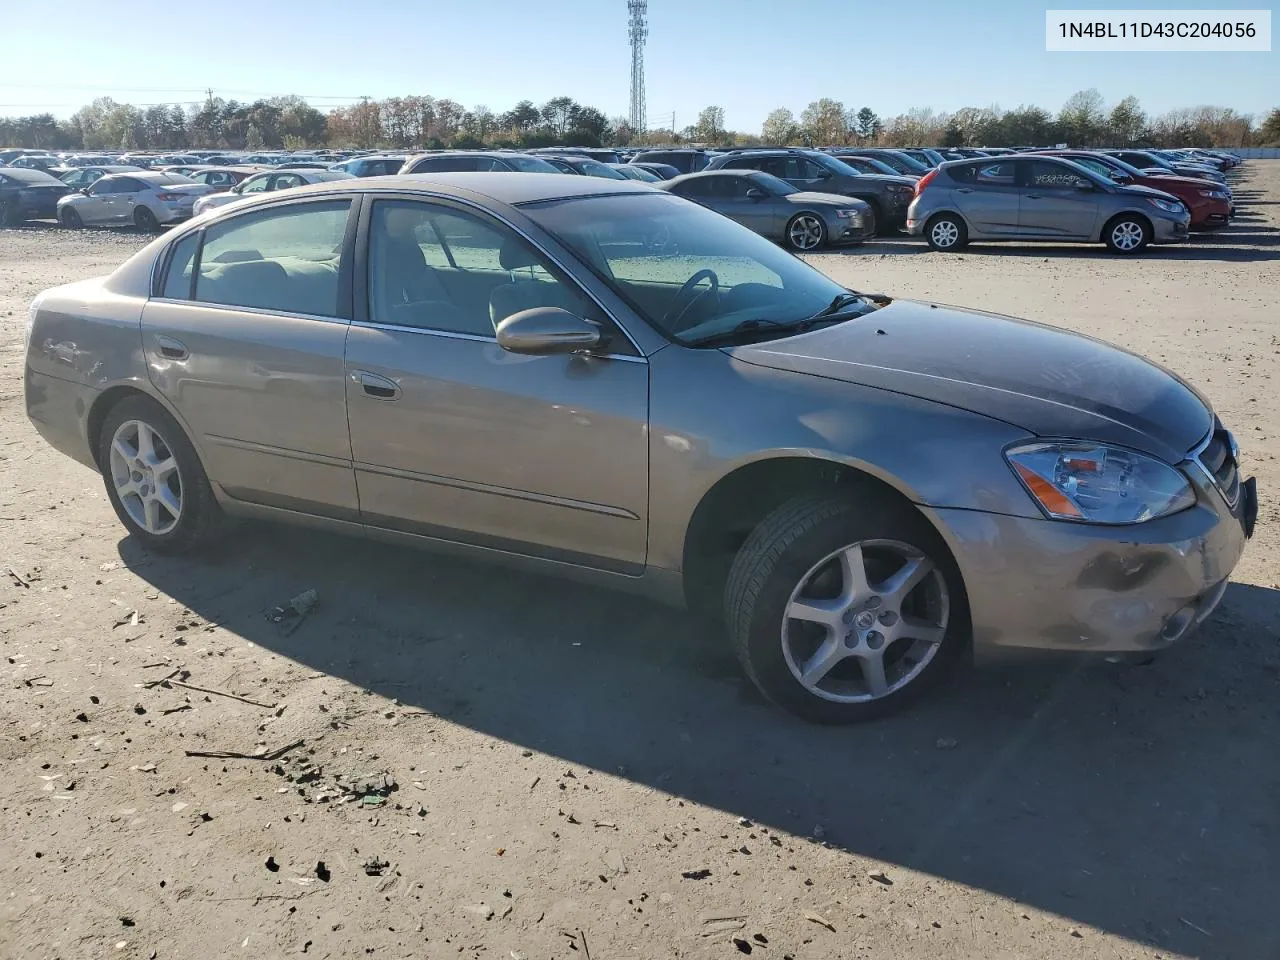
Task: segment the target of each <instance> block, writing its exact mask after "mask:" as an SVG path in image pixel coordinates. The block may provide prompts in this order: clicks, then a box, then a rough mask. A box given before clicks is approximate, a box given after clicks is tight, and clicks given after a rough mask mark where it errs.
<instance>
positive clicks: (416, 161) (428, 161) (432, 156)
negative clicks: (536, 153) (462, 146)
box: [400, 150, 563, 173]
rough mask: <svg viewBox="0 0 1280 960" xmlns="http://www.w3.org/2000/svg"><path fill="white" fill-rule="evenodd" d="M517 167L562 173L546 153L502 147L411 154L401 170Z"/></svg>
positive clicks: (490, 170) (482, 170)
mask: <svg viewBox="0 0 1280 960" xmlns="http://www.w3.org/2000/svg"><path fill="white" fill-rule="evenodd" d="M504 171H515V172H517V173H562V172H563V171H561V170H560V169H558V168H557V167H555V166H553V165H551V164H549V163H547V161H546V160H544V159H543V158H542V157H530V156H528V155H526V154H523V153H505V152H503V151H500V150H495V151H491V152H485V151H480V150H444V151H440V152H438V153H424V154H421V155H419V156H415V157H410V158H409V159H408V160H406V161H405V162H404V166H402V167H401V168H400V172H401V173H493V172H504Z"/></svg>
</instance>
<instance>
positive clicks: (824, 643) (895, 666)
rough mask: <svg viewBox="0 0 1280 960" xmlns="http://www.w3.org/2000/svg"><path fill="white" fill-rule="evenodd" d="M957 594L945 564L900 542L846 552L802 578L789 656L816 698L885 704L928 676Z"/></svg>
mask: <svg viewBox="0 0 1280 960" xmlns="http://www.w3.org/2000/svg"><path fill="white" fill-rule="evenodd" d="M950 606H951V605H950V596H949V593H948V590H947V583H946V578H945V577H944V575H943V573H942V571H941V570H940V569H939V568H938V565H937V564H936V563H934V562H933V561H932V560H931V559H930V558H929V557H928V556H926V555H925V554H924V553H922V552H921V551H920V550H919V549H917V548H915V547H913V546H911V545H910V544H906V543H902V542H900V541H896V540H867V541H863V542H860V543H854V544H850V545H848V546H845V547H841V548H840V549H839V550H836V551H835V552H833V553H831V554H829V555H828V556H826V557H824V558H823V559H822V560H820V561H819V562H818V563H816V564H815V565H814V566H813V567H811V568H810V569H809V571H808V572H807V573H805V575H804V576H803V577H802V578H801V579H800V582H799V583H798V584H797V585H796V587H795V589H794V590H793V591H792V593H791V597H790V599H789V600H788V602H787V606H786V608H785V612H784V613H783V621H782V652H783V656H784V658H785V660H786V663H787V667H788V668H789V669H790V671H791V674H792V676H793V677H794V678H795V679H796V680H797V681H798V682H799V683H800V684H801V685H802V686H803V687H804V688H805V689H806V690H808V691H809V692H810V693H811V694H813V695H814V696H817V697H821V698H822V699H824V700H830V701H834V702H837V703H865V702H868V701H872V700H879V699H881V698H883V697H886V696H888V695H889V694H891V693H894V692H896V691H898V690H901V689H902V688H903V687H905V686H907V685H908V684H909V683H911V681H913V680H914V679H915V678H916V677H918V676H919V675H920V673H921V672H922V671H923V670H924V669H925V667H926V666H928V664H929V663H930V661H932V660H933V658H934V656H935V655H936V654H937V652H938V650H939V648H940V647H941V645H942V641H943V640H944V639H945V637H946V635H947V626H948V621H949V618H950Z"/></svg>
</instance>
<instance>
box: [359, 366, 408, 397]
mask: <svg viewBox="0 0 1280 960" xmlns="http://www.w3.org/2000/svg"><path fill="white" fill-rule="evenodd" d="M351 380H352V382H354V383H358V384H359V385H360V389H361V390H363V391H364V394H365V396H366V397H373V398H374V399H375V400H399V399H400V384H398V383H396V382H395V381H394V380H392V379H390V378H389V377H382V376H379V375H378V374H376V373H370V372H369V371H367V370H352V371H351Z"/></svg>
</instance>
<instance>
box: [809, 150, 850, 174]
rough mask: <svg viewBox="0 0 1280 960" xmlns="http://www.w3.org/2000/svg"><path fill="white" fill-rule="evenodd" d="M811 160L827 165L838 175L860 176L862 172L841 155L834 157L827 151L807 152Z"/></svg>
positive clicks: (822, 165)
mask: <svg viewBox="0 0 1280 960" xmlns="http://www.w3.org/2000/svg"><path fill="white" fill-rule="evenodd" d="M805 156H807V157H808V158H809V159H810V160H812V161H813V162H814V163H816V164H818V166H820V167H825V168H826V169H828V170H830V171H831V172H832V173H834V174H835V175H836V176H838V177H860V176H862V174H861V173H860V172H859V171H858V170H857V169H856V168H854V167H851V166H849V165H848V164H847V163H845V162H844V161H843V160H841V159H840V158H839V157H832V156H829V155H828V154H825V153H810V154H805Z"/></svg>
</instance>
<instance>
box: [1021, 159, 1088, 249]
mask: <svg viewBox="0 0 1280 960" xmlns="http://www.w3.org/2000/svg"><path fill="white" fill-rule="evenodd" d="M1020 164H1021V166H1022V170H1021V172H1020V177H1019V179H1020V180H1021V181H1022V183H1023V184H1024V187H1023V191H1022V202H1021V205H1020V206H1019V207H1018V232H1019V233H1021V234H1024V235H1033V236H1037V237H1062V239H1064V240H1092V239H1096V236H1097V228H1096V227H1095V224H1097V221H1098V194H1097V190H1098V188H1097V187H1095V186H1094V184H1093V181H1091V180H1090V179H1089V178H1088V177H1085V176H1083V175H1081V174H1079V173H1076V172H1074V171H1073V170H1072V169H1071V168H1070V167H1069V166H1067V165H1066V164H1065V163H1055V162H1053V161H1051V160H1029V159H1027V160H1022V161H1020Z"/></svg>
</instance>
